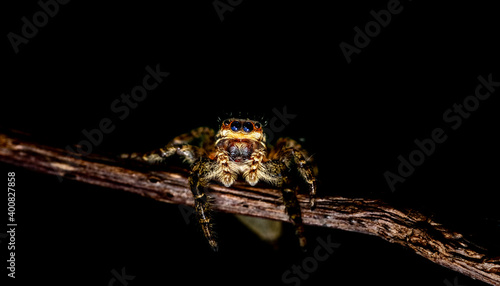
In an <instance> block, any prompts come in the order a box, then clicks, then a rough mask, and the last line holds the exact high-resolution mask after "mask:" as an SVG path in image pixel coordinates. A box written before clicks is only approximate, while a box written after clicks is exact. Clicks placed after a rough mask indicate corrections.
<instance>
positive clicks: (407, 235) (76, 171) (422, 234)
mask: <svg viewBox="0 0 500 286" xmlns="http://www.w3.org/2000/svg"><path fill="white" fill-rule="evenodd" d="M0 161H3V162H6V163H9V164H13V165H16V166H20V167H23V168H26V169H29V170H33V171H37V172H41V173H45V174H51V175H56V176H58V177H59V178H60V179H61V180H62V179H70V180H76V181H80V182H84V183H88V184H94V185H98V186H103V187H108V188H114V189H120V190H125V191H128V192H132V193H136V194H139V195H141V196H146V197H150V198H153V199H155V200H158V201H163V202H167V203H174V204H186V205H190V206H192V205H193V198H192V195H191V193H190V191H189V189H188V182H187V172H186V170H183V169H178V168H174V167H168V166H167V167H165V168H163V169H162V170H159V169H158V168H140V167H137V168H136V167H133V166H130V167H128V166H127V164H124V161H121V160H120V159H116V158H109V157H103V156H97V155H91V156H88V157H85V158H80V157H79V156H77V154H70V153H68V152H66V151H65V150H63V149H59V148H54V147H49V146H43V145H38V144H36V143H33V142H29V141H27V140H25V139H20V138H19V136H17V135H16V136H13V135H6V134H0ZM126 166H127V167H126ZM210 193H211V195H212V196H213V197H214V199H215V203H214V209H215V210H217V211H222V212H228V213H234V214H242V215H250V216H256V217H262V218H268V219H273V220H280V221H288V216H287V215H286V214H285V210H284V206H283V204H282V202H281V195H280V191H279V190H277V189H273V188H268V187H267V186H255V187H251V186H249V185H246V184H244V183H235V184H234V185H233V186H232V187H231V188H226V187H223V186H221V185H218V184H215V183H214V184H212V185H211V190H210ZM299 201H300V203H301V204H302V206H303V219H304V224H307V225H316V226H323V227H328V228H335V229H342V230H346V231H354V232H359V233H364V234H369V235H374V236H378V237H380V238H383V239H385V240H387V241H389V242H391V243H397V244H400V245H402V246H404V247H407V248H411V249H413V251H415V252H416V253H417V254H419V255H421V256H423V257H425V258H427V259H429V260H431V261H432V262H434V263H437V264H439V265H442V266H445V267H447V268H450V269H452V270H454V271H458V272H460V273H462V274H463V275H466V276H469V277H472V278H474V279H478V280H481V281H484V282H486V283H490V284H493V285H500V257H490V256H488V253H487V250H485V249H483V248H480V247H477V246H476V245H473V244H471V243H470V242H469V241H468V240H467V239H466V238H465V237H464V236H463V235H462V234H460V233H457V232H454V231H452V230H449V229H447V228H445V227H444V226H442V225H441V224H439V223H437V222H435V221H434V220H433V219H431V218H429V217H426V216H424V215H423V214H421V213H419V212H416V211H412V210H403V209H396V208H394V207H391V206H390V205H388V204H386V203H384V202H382V201H380V200H375V199H362V198H355V199H353V198H344V197H321V198H318V200H317V208H316V209H315V210H313V211H311V210H309V209H308V207H307V205H308V198H307V197H306V196H300V197H299Z"/></svg>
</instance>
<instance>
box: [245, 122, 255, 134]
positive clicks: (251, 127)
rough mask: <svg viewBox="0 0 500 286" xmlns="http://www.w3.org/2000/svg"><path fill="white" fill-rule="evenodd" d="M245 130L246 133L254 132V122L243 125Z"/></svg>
mask: <svg viewBox="0 0 500 286" xmlns="http://www.w3.org/2000/svg"><path fill="white" fill-rule="evenodd" d="M243 130H244V131H245V132H250V131H252V130H253V124H252V122H245V123H243Z"/></svg>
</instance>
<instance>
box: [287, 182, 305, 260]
mask: <svg viewBox="0 0 500 286" xmlns="http://www.w3.org/2000/svg"><path fill="white" fill-rule="evenodd" d="M281 193H282V194H283V203H284V204H285V209H286V212H287V213H288V216H289V217H290V219H291V220H292V222H293V225H294V226H295V234H296V235H297V237H298V238H299V244H300V247H301V248H302V249H303V250H305V249H306V245H307V241H306V237H305V236H304V224H303V223H302V213H301V211H300V205H299V201H298V200H297V191H296V190H294V189H291V188H288V187H284V188H282V189H281Z"/></svg>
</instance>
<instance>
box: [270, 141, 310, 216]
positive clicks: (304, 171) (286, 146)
mask: <svg viewBox="0 0 500 286" xmlns="http://www.w3.org/2000/svg"><path fill="white" fill-rule="evenodd" d="M277 147H281V149H280V151H279V152H278V154H276V156H277V157H278V158H280V159H281V160H282V161H283V162H284V163H285V165H286V166H287V167H288V168H293V167H295V168H296V169H297V171H298V174H299V176H300V177H301V178H302V179H303V180H304V182H305V183H306V184H307V185H308V188H309V204H310V207H311V209H314V208H315V207H316V190H317V186H316V178H315V175H314V168H313V167H312V166H311V164H309V162H308V160H307V159H306V157H305V156H304V154H307V152H306V151H305V150H303V149H302V147H301V146H300V144H298V143H297V142H296V141H295V140H293V139H290V138H280V139H279V140H278V144H277Z"/></svg>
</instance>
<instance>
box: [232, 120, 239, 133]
mask: <svg viewBox="0 0 500 286" xmlns="http://www.w3.org/2000/svg"><path fill="white" fill-rule="evenodd" d="M240 128H241V122H239V121H233V123H231V130H233V131H238V130H240Z"/></svg>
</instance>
